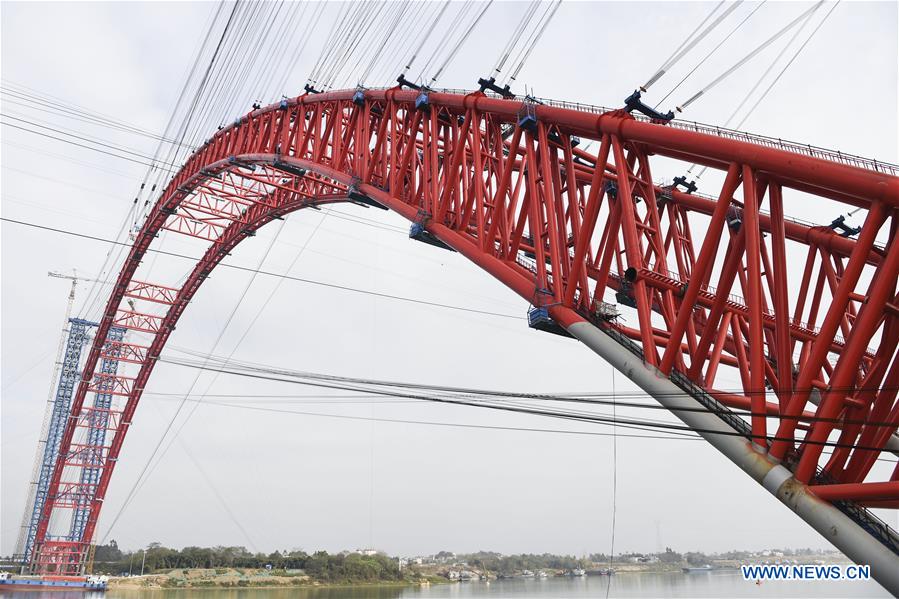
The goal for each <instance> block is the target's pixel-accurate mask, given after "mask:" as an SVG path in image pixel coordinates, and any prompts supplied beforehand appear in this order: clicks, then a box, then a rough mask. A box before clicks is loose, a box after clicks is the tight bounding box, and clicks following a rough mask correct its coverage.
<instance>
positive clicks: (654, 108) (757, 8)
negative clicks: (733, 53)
mask: <svg viewBox="0 0 899 599" xmlns="http://www.w3.org/2000/svg"><path fill="white" fill-rule="evenodd" d="M767 1H768V0H762V1H761V2H759V3H758V5H756V7H755V8H753V9H752V10H751V11H750V12H749V14H748V15H746V16H745V17H743V20H742V21H740V22H739V23H737V26H736V27H734V28H733V29H731V30H730V32H728V34H727V35H725V36H724V37H723V38H722V39H721V41H720V42H718V44H717V45H716V46H715V47H714V48H712V49H711V50H710V51H709V53H708V54H706V55H705V57H704V58H703V59H702V60H700V61H699V62H697V63H696V66H694V67H693V68H692V69H690V72H689V73H687V74H686V75H684V76H683V78H682V79H681V80H680V81H678V82H677V85H675V86H674V87H673V88H671V91H669V92H668V93H667V94H665V96H664V97H663V98H662V99H661V100H659V101H658V102H657V103H656V105H655V106H654V107H653V110H657V109H658V108H659V106H661V105H662V102H664V101H665V100H667V99H668V98H669V97H670V96H671V94H673V93H674V92H675V91H677V90H678V88H680V86H681V85H683V83H684V81H686V80H687V79H688V78H689V77H690V76H691V75H692V74H693V73H695V72H696V70H697V69H698V68H699V67H701V66H702V65H703V64H705V62H706V61H707V60H708V59H709V58H711V57H712V55H713V54H715V52H717V51H718V49H719V48H720V47H721V46H723V45H724V44H725V43H726V42H727V41H729V40H730V39H731V38H732V37H733V35H734V34H735V33H736V32H737V31H738V30H739V29H740V28H741V27H742V26H743V24H744V23H746V21H748V20H749V19H750V18H751V17H752V15H754V14H755V13H756V12H758V10H759V9H760V8H761V7H762V6H764V5H765V2H767Z"/></svg>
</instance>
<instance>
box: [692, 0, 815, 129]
mask: <svg viewBox="0 0 899 599" xmlns="http://www.w3.org/2000/svg"><path fill="white" fill-rule="evenodd" d="M823 3H824V0H819V1H818V2H816V3H815V5H814V6H812V7H811V8H809V9H808V10H805V11H803V12H802V14H800V15H799V16H798V17H796V18H795V19H793V20H792V21H790V22H789V23H788V24H787V25H786V26H785V27H783V28H782V29H780V30H779V31H778V32H777V33H775V34H774V35H772V36H771V37H769V38H768V39H767V40H765V41H764V42H762V43H761V44H759V45H758V46H757V47H756V48H755V49H754V50H752V51H751V52H749V54H747V55H746V56H744V57H743V58H741V59H740V60H738V61H737V62H736V64H734V65H733V66H732V67H730V68H729V69H727V70H726V71H724V72H723V73H722V74H720V75H719V76H718V77H716V78H715V79H713V80H712V81H711V82H710V83H708V84H707V85H706V86H705V87H703V88H702V89H700V90H699V91H698V92H696V93H695V94H693V95H692V96H691V97H690V98H689V99H688V100H687V101H685V102H684V103H682V104H681V105H680V106H678V107H677V109H678V111H679V112H683V111H684V109H685V108H686V107H687V106H689V105H690V104H692V103H693V102H695V101H696V100H698V99H699V98H700V97H702V96H703V95H704V94H705V93H706V92H708V91H709V90H711V89H713V88H714V87H715V86H717V85H718V84H719V83H721V82H722V81H724V80H725V79H727V77H729V76H730V75H731V74H733V73H734V71H736V70H737V69H739V68H740V67H742V66H743V65H744V64H746V63H747V62H749V61H750V60H752V59H753V58H754V57H755V56H756V55H758V53H759V52H761V51H762V50H764V49H765V48H767V47H768V46H770V45H771V44H773V43H774V42H775V41H777V40H778V39H780V37H781V36H783V35H784V34H785V33H787V32H788V31H789V30H790V29H792V28H793V27H795V26H796V25H797V24H798V23H799V22H801V21H802V20H803V19H805V18H806V17H808V16H809V15H810V14H812V13H813V12H815V11H816V10H818V9H819V8H820V7H821V5H822V4H823Z"/></svg>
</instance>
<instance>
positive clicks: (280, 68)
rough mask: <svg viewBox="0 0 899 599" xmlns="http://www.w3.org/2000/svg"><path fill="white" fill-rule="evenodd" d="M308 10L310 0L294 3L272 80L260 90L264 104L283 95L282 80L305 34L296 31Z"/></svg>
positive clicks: (307, 22)
mask: <svg viewBox="0 0 899 599" xmlns="http://www.w3.org/2000/svg"><path fill="white" fill-rule="evenodd" d="M308 10H309V0H300V2H296V3H294V4H293V7H292V11H291V16H290V21H289V22H288V23H287V25H286V26H285V28H284V32H283V35H280V36H279V37H280V38H282V39H283V46H282V47H283V50H282V51H280V52H279V53H278V57H277V60H276V61H275V64H274V66H273V73H272V76H271V79H270V81H269V82H268V84H267V86H266V88H265V89H264V90H261V91H260V95H261V97H262V98H263V100H262V103H263V104H271V103H273V102H276V101H277V100H278V99H279V98H281V97H282V96H283V93H284V85H283V84H281V83H280V82H281V79H282V77H284V76H285V74H286V73H287V71H288V69H291V68H292V57H293V54H294V52H295V51H296V49H297V47H298V46H299V45H300V44H302V42H303V36H301V35H297V34H296V31H297V30H298V29H299V28H300V24H301V23H302V22H303V17H304V15H305V13H306V12H307V11H308ZM312 12H313V13H314V12H315V9H313V10H312ZM308 24H309V21H308V19H307V20H306V25H307V26H308ZM294 40H295V41H294Z"/></svg>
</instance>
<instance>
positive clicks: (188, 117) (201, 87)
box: [147, 0, 240, 278]
mask: <svg viewBox="0 0 899 599" xmlns="http://www.w3.org/2000/svg"><path fill="white" fill-rule="evenodd" d="M239 6H240V2H239V0H238V1H237V2H235V4H234V8H233V9H232V11H231V14H230V15H229V17H228V21H227V23H226V24H225V27H224V29H223V30H222V34H221V36H220V37H219V40H218V43H217V44H216V46H215V50H214V51H213V53H212V56H211V57H210V59H209V64H208V66H207V67H206V70H205V72H204V73H203V77H202V78H201V79H200V82H199V84H198V85H197V89H196V92H195V93H194V97H193V100H192V101H191V103H190V105H189V107H188V110H187V113H186V114H185V116H184V118H183V119H182V123H181V126H180V127H179V140H184V139H185V137H186V136H187V134H188V130H189V125H190V123H191V121H192V120H194V116H195V115H196V110H197V106H198V105H199V103H200V100H201V99H202V97H203V94H204V91H205V90H206V89H208V85H207V84H208V83H209V81H210V77H211V76H212V73H213V70H214V67H215V66H216V64H217V63H218V60H219V58H220V56H221V52H222V48H223V46H224V45H225V41H226V40H227V39H228V38H229V33H230V32H232V31H233V28H232V27H233V25H234V22H235V16H236V14H237V9H238V7H239ZM177 158H178V153H175V154H174V155H172V156H171V159H172V160H175V159H177ZM172 168H175V167H174V165H172ZM161 237H162V238H163V240H164V238H165V235H164V234H163V235H162V236H161ZM158 257H159V254H154V255H153V258H152V259H151V261H150V264H149V266H148V268H147V278H150V276H151V275H152V272H153V269H154V268H155V266H156V259H157V258H158Z"/></svg>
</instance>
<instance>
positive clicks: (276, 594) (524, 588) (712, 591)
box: [0, 570, 890, 599]
mask: <svg viewBox="0 0 899 599" xmlns="http://www.w3.org/2000/svg"><path fill="white" fill-rule="evenodd" d="M610 581H611V584H612V588H611V589H609V591H610V592H609V597H822V598H823V597H889V596H890V595H889V593H887V592H886V591H885V590H884V589H883V588H882V587H880V586H879V585H878V584H877V583H875V582H873V581H869V582H856V581H853V582H842V581H804V582H763V583H761V584H758V585H757V584H756V583H755V582H751V581H750V582H747V581H744V580H743V577H742V576H741V575H740V572H739V571H734V570H722V571H718V572H701V573H692V574H682V573H665V574H649V573H641V574H617V575H615V576H613V577H611V579H610V578H608V577H605V576H598V577H587V578H574V579H572V578H561V577H560V578H549V579H545V580H535V579H517V580H494V581H490V582H456V583H450V584H439V585H431V586H426V587H371V586H370V587H339V588H338V587H331V588H318V589H235V590H230V589H229V590H224V589H195V590H146V591H134V590H127V591H126V590H111V591H109V592H107V593H105V595H104V594H102V593H64V592H53V593H35V592H21V593H8V594H5V595H4V594H3V593H0V596H8V597H16V598H17V599H19V598H20V599H44V597H46V599H101V598H104V597H105V599H213V598H214V599H445V598H453V599H455V598H459V599H481V598H483V599H519V598H520V599H569V598H570V599H587V598H588V597H589V598H604V597H605V596H606V586H607V585H608V584H609V583H610Z"/></svg>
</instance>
